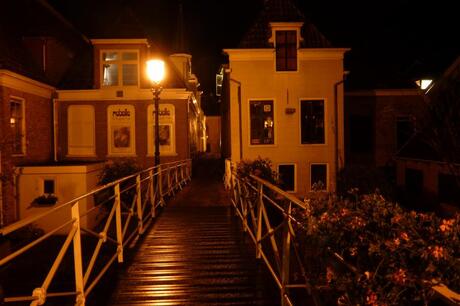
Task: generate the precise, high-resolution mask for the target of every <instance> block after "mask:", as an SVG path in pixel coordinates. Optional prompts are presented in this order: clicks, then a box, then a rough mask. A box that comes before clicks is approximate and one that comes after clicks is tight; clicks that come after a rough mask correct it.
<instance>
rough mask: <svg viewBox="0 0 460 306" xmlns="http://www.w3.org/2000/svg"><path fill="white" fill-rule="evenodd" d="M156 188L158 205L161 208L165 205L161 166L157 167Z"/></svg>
mask: <svg viewBox="0 0 460 306" xmlns="http://www.w3.org/2000/svg"><path fill="white" fill-rule="evenodd" d="M157 188H158V196H159V200H160V204H161V206H164V204H165V203H164V201H163V171H162V169H161V165H159V166H158V175H157ZM157 202H158V201H157Z"/></svg>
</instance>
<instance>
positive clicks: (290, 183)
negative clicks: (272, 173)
mask: <svg viewBox="0 0 460 306" xmlns="http://www.w3.org/2000/svg"><path fill="white" fill-rule="evenodd" d="M278 173H279V179H280V186H281V188H282V189H283V190H285V191H295V165H292V164H291V165H278Z"/></svg>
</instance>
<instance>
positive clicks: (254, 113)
mask: <svg viewBox="0 0 460 306" xmlns="http://www.w3.org/2000/svg"><path fill="white" fill-rule="evenodd" d="M250 111H251V144H252V145H260V144H274V143H275V127H274V124H275V121H274V120H275V119H274V112H273V101H251V102H250Z"/></svg>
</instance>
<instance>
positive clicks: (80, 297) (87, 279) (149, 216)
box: [0, 160, 191, 305]
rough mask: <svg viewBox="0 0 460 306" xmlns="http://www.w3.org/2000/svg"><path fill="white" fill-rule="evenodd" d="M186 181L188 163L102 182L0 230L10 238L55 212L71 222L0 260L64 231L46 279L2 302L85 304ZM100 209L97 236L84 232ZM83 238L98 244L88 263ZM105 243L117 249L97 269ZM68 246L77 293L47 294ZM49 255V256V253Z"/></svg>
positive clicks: (1, 263)
mask: <svg viewBox="0 0 460 306" xmlns="http://www.w3.org/2000/svg"><path fill="white" fill-rule="evenodd" d="M190 179H191V160H185V161H179V162H173V163H165V164H162V165H160V166H157V167H152V168H149V169H146V170H143V171H141V172H139V173H136V174H133V175H130V176H127V177H124V178H122V179H119V180H117V181H114V182H112V183H109V184H106V185H104V186H101V187H99V188H96V189H94V190H92V191H90V192H88V193H86V194H83V195H81V196H79V197H77V198H75V199H72V200H70V201H68V202H66V203H64V204H60V205H57V206H56V207H53V208H51V209H49V210H47V211H46V212H44V213H41V214H38V215H34V216H31V217H28V218H25V219H23V220H20V221H18V222H16V223H13V224H11V225H8V226H6V227H4V228H1V229H0V237H4V238H8V236H9V235H11V234H13V233H15V232H17V231H19V230H21V229H23V228H25V227H27V226H29V225H32V224H33V223H34V222H36V221H39V220H40V221H42V220H46V219H47V218H53V214H55V213H56V212H58V211H63V210H70V216H69V218H67V219H63V220H60V222H59V225H57V226H56V227H55V228H53V229H52V230H50V231H49V232H47V233H46V234H44V235H43V236H40V237H38V238H36V239H35V240H33V241H31V242H29V243H28V244H26V245H25V246H23V247H20V248H19V249H18V250H14V251H11V252H10V253H9V254H7V255H6V256H4V257H3V258H1V259H0V268H2V267H4V266H5V265H6V264H8V263H10V262H12V261H14V259H16V258H17V257H18V256H20V255H22V254H24V253H27V252H29V251H30V250H32V249H33V248H34V247H36V246H37V245H39V244H40V243H41V242H43V241H45V240H46V239H48V238H50V237H51V236H53V235H55V234H56V233H62V232H63V231H64V232H65V233H66V234H65V239H64V242H63V243H62V245H61V246H60V248H59V250H58V253H57V254H56V255H55V260H54V262H53V263H52V265H51V267H50V268H49V270H48V273H47V275H46V276H45V278H44V281H43V282H42V283H41V284H40V285H38V286H37V287H36V288H35V289H34V290H33V291H32V292H31V293H29V294H28V293H25V294H24V295H21V296H6V297H3V301H2V302H3V303H9V302H27V301H30V305H43V304H45V302H46V301H47V300H48V299H51V298H53V297H64V296H73V297H74V298H75V305H85V301H86V298H87V296H88V295H89V293H90V292H91V291H92V290H93V289H94V287H95V286H96V284H98V282H99V281H100V280H101V278H102V277H103V276H104V275H105V273H106V272H107V270H108V269H109V267H110V266H111V265H112V263H113V262H114V261H115V260H117V261H118V262H119V263H121V262H123V258H124V256H123V255H124V254H123V251H124V249H125V248H126V246H128V245H129V244H131V243H132V242H133V240H134V238H136V237H139V236H140V235H142V234H143V233H144V231H145V229H146V228H147V227H148V226H149V224H150V222H152V220H153V219H154V218H155V217H156V216H157V212H158V209H159V208H160V207H162V206H164V205H165V203H166V202H165V197H166V196H174V194H175V192H176V191H178V190H179V189H182V187H183V186H184V185H185V184H186V183H187V182H188V181H189V180H190ZM104 193H105V194H106V196H105V197H103V199H102V201H100V203H97V205H95V206H94V207H93V208H91V209H89V210H87V211H83V210H84V209H83V208H82V207H81V205H80V203H81V201H82V200H83V199H86V198H88V197H94V196H96V195H101V194H104ZM102 206H104V207H106V208H107V214H106V217H105V218H104V222H105V223H104V224H102V225H103V226H102V230H101V231H100V232H95V231H94V229H90V228H86V227H85V226H84V224H85V223H84V222H82V219H83V218H85V217H87V216H88V215H89V214H91V213H94V212H95V211H100V210H101V207H102ZM55 221H56V220H54V221H53V223H55ZM113 229H115V230H113ZM84 234H85V235H89V236H93V237H95V238H96V239H97V244H96V246H95V247H94V249H93V250H92V252H90V254H89V255H87V257H86V258H89V261H88V263H87V264H84V263H83V256H84V254H83V251H82V235H84ZM107 243H110V244H113V245H114V246H115V247H114V249H115V251H114V252H113V254H111V255H110V257H109V258H108V259H107V260H106V261H105V262H104V263H102V266H98V269H95V266H96V261H98V259H100V257H101V249H102V247H103V245H104V244H107ZM70 245H72V246H73V267H74V273H73V274H74V279H75V290H74V291H71V292H49V291H48V289H49V287H50V284H51V282H52V281H53V279H54V278H55V276H56V272H57V271H58V269H59V267H60V266H61V265H62V262H63V259H64V256H65V255H66V253H67V251H68V249H69V247H70ZM49 255H50V256H53V255H52V254H49ZM104 258H105V257H104ZM12 264H14V262H13V263H12ZM98 264H99V262H98ZM30 273H33V271H30ZM96 273H97V274H96ZM24 277H25V278H28V277H29V276H28V275H24ZM6 294H8V293H6Z"/></svg>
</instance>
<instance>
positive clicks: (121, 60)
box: [99, 49, 141, 88]
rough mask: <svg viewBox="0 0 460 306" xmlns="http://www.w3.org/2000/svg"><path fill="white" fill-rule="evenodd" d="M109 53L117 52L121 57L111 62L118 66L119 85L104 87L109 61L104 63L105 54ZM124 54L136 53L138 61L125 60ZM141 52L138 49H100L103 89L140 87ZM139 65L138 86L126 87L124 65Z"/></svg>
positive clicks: (100, 77) (100, 78)
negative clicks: (105, 69) (106, 67)
mask: <svg viewBox="0 0 460 306" xmlns="http://www.w3.org/2000/svg"><path fill="white" fill-rule="evenodd" d="M109 52H116V53H118V55H119V58H120V59H118V60H116V61H109V62H111V63H114V64H118V84H117V85H104V65H105V64H106V63H107V62H108V61H104V59H103V54H104V53H109ZM122 53H136V55H137V60H123V59H122ZM139 56H140V52H139V50H138V49H100V50H99V70H100V73H99V74H100V76H99V80H100V84H101V88H114V87H139V86H140V81H141V80H140V58H139ZM133 63H136V65H137V84H136V85H124V84H123V64H133Z"/></svg>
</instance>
